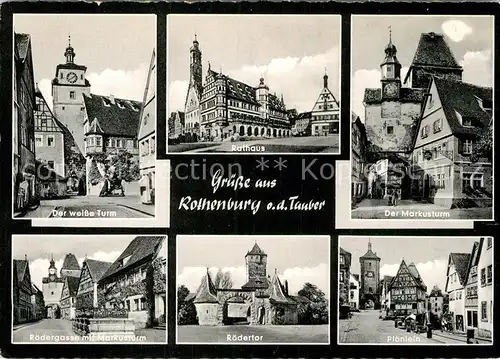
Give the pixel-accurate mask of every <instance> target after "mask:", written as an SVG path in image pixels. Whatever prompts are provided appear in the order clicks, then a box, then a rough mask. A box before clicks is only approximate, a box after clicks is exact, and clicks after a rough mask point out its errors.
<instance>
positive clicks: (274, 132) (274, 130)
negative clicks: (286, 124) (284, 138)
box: [273, 129, 276, 137]
mask: <svg viewBox="0 0 500 359" xmlns="http://www.w3.org/2000/svg"><path fill="white" fill-rule="evenodd" d="M273 137H276V129H273Z"/></svg>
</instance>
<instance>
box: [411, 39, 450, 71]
mask: <svg viewBox="0 0 500 359" xmlns="http://www.w3.org/2000/svg"><path fill="white" fill-rule="evenodd" d="M411 65H412V66H414V65H425V66H439V67H457V68H460V65H459V64H458V62H457V60H455V56H453V53H452V52H451V50H450V48H449V47H448V44H447V43H446V41H445V39H444V36H443V35H441V34H436V33H434V32H429V33H422V34H421V35H420V41H419V42H418V46H417V51H416V52H415V56H414V57H413V61H412V63H411Z"/></svg>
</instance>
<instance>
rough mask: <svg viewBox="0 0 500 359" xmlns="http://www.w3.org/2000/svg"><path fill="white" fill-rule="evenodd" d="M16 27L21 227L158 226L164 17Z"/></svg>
mask: <svg viewBox="0 0 500 359" xmlns="http://www.w3.org/2000/svg"><path fill="white" fill-rule="evenodd" d="M90 23H91V24H92V26H89V24H90ZM13 26H14V32H15V34H14V39H13V49H14V54H13V55H14V56H13V61H14V64H13V66H14V76H13V109H14V110H13V152H14V153H13V163H14V165H13V170H12V172H13V173H12V177H13V178H12V181H13V202H14V203H13V217H14V218H74V219H81V218H100V219H109V218H114V219H117V218H153V219H154V218H155V188H156V186H155V165H156V97H155V93H156V52H155V51H156V50H155V47H156V18H155V16H154V15H68V14H64V15H61V14H57V15H34V14H16V15H14V25H13ZM118 32H119V33H118ZM117 35H120V36H117Z"/></svg>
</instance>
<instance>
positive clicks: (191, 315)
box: [177, 285, 198, 325]
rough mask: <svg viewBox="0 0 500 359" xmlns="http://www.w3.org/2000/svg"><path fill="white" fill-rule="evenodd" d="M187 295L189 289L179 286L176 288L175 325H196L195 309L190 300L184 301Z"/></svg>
mask: <svg viewBox="0 0 500 359" xmlns="http://www.w3.org/2000/svg"><path fill="white" fill-rule="evenodd" d="M188 295H189V289H187V288H186V287H185V286H183V285H181V286H180V287H179V288H177V310H178V312H177V324H178V325H188V324H198V318H197V317H196V307H195V306H194V303H193V301H192V300H188V301H186V298H187V297H188Z"/></svg>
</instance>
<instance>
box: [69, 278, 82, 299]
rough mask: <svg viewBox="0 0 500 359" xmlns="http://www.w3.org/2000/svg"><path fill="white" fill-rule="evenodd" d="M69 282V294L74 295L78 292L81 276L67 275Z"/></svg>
mask: <svg viewBox="0 0 500 359" xmlns="http://www.w3.org/2000/svg"><path fill="white" fill-rule="evenodd" d="M66 281H67V283H68V290H69V295H70V296H72V297H74V296H75V295H76V292H78V285H79V284H80V277H72V276H69V277H66Z"/></svg>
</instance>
